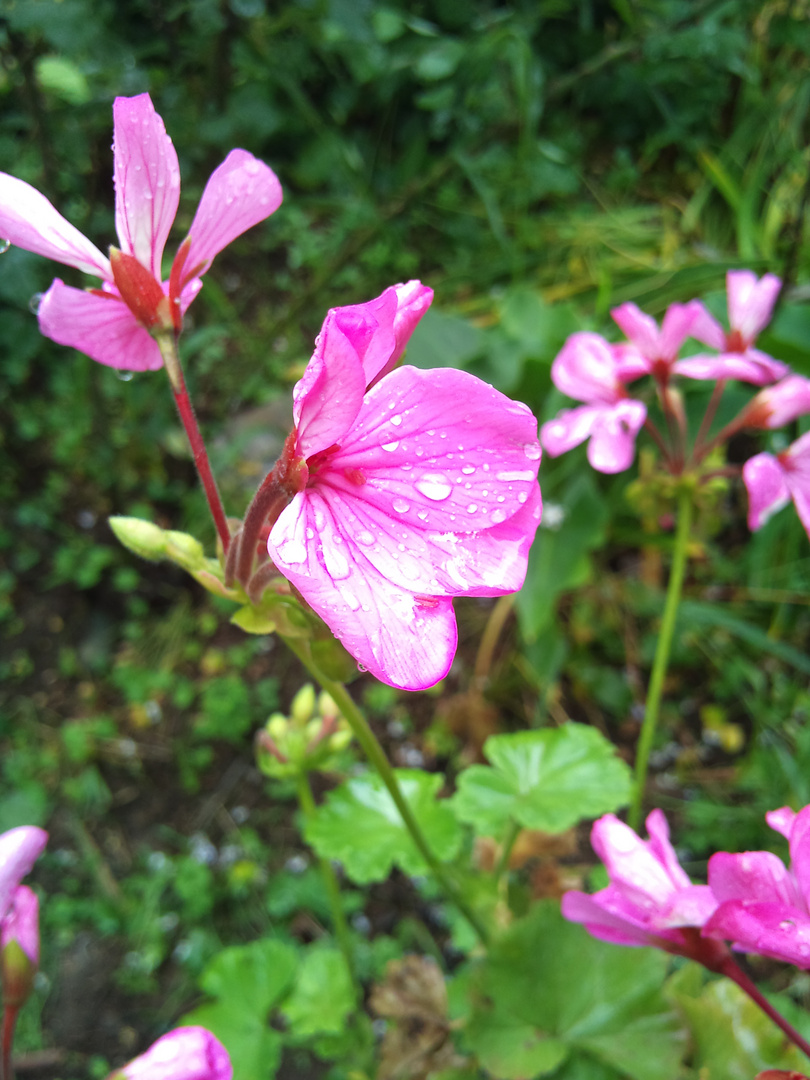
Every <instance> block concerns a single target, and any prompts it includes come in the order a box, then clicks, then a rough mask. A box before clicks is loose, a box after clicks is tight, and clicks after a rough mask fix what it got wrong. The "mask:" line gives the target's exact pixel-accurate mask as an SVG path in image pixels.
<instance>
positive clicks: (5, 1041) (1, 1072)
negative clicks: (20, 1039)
mask: <svg viewBox="0 0 810 1080" xmlns="http://www.w3.org/2000/svg"><path fill="white" fill-rule="evenodd" d="M19 1012H20V1010H19V1006H17V1005H6V1007H5V1009H4V1010H3V1034H2V1057H0V1080H14V1068H13V1066H12V1064H11V1050H12V1047H13V1046H14V1029H15V1027H16V1026H17V1016H18V1015H19Z"/></svg>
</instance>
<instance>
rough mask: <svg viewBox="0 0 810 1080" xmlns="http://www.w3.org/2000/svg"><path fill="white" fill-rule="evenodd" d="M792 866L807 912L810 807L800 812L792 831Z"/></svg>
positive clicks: (809, 864)
mask: <svg viewBox="0 0 810 1080" xmlns="http://www.w3.org/2000/svg"><path fill="white" fill-rule="evenodd" d="M790 865H791V869H792V871H793V875H794V877H795V878H796V882H797V883H798V886H799V890H800V892H801V896H802V901H799V904H800V906H803V907H804V909H805V911H807V910H808V907H810V806H805V808H804V809H803V810H800V811H799V813H798V814H797V815H796V817H795V819H794V821H793V828H792V829H791V830H790Z"/></svg>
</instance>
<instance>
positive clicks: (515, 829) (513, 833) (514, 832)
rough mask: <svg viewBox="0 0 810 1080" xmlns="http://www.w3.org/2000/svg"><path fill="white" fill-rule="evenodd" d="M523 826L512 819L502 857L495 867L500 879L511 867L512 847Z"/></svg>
mask: <svg viewBox="0 0 810 1080" xmlns="http://www.w3.org/2000/svg"><path fill="white" fill-rule="evenodd" d="M520 829H521V826H520V825H519V824H518V822H517V821H514V820H513V821H511V822H510V823H509V832H508V833H507V834H506V836H505V837H504V841H503V847H502V848H501V857H500V858H499V859H498V865H497V866H496V867H495V878H496V880H498V881H499V880H500V879H501V877H503V875H504V874H505V873H506V871H507V870H508V869H509V859H510V857H511V855H512V848H513V847H514V846H515V841H516V840H517V838H518V836H519V835H520Z"/></svg>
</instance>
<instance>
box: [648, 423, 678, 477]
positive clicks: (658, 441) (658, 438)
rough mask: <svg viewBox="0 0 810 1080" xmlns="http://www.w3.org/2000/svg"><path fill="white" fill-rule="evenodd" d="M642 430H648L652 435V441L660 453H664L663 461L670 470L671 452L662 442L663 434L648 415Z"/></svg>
mask: <svg viewBox="0 0 810 1080" xmlns="http://www.w3.org/2000/svg"><path fill="white" fill-rule="evenodd" d="M644 430H645V431H648V432H649V433H650V435H651V436H652V440H653V442H654V443H655V445H656V446H657V447H658V449H659V450H660V451H661V453H662V454H663V455H664V462H665V464H666V466H667V468H669V470H670V471H672V456H671V454H670V452H669V447H668V446H667V444H666V443H665V442H664V437H663V435H662V434H661V432H660V431H659V430H658V428H657V427H656V426H655V424H654V423H653V422H652V420H650V418H649V416H648V417H647V419H646V420H645V421H644Z"/></svg>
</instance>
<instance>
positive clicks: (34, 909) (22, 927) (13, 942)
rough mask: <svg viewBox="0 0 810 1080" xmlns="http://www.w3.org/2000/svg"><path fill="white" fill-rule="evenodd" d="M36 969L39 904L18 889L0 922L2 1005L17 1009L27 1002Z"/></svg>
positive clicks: (29, 893)
mask: <svg viewBox="0 0 810 1080" xmlns="http://www.w3.org/2000/svg"><path fill="white" fill-rule="evenodd" d="M38 966H39V901H38V900H37V897H36V893H34V892H32V891H31V889H29V888H28V886H27V885H18V886H17V888H16V890H15V891H14V896H13V898H12V901H11V906H10V908H9V909H8V911H7V912H6V914H5V916H4V917H3V918H2V920H0V976H1V977H2V988H3V1005H5V1006H10V1007H11V1008H20V1006H22V1005H24V1004H25V1002H26V1001H27V1000H28V996H29V994H30V993H31V990H32V988H33V985H34V976H35V975H36V973H37V967H38Z"/></svg>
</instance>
